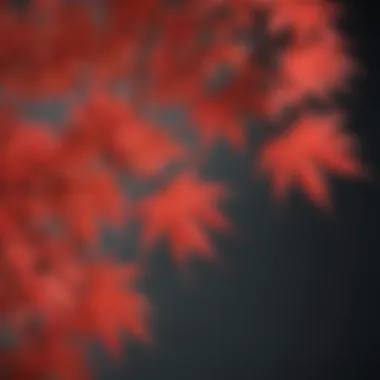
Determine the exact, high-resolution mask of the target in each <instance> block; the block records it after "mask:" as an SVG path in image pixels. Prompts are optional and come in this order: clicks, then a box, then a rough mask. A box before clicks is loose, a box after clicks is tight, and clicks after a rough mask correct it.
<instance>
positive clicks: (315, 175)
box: [259, 114, 364, 206]
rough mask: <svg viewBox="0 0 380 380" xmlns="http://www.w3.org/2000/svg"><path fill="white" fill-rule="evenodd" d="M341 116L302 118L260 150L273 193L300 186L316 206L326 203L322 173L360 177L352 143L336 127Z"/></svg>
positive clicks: (277, 193)
mask: <svg viewBox="0 0 380 380" xmlns="http://www.w3.org/2000/svg"><path fill="white" fill-rule="evenodd" d="M340 122H341V117H340V115H327V116H326V115H319V116H318V115H312V114H309V115H305V116H303V117H301V118H300V119H299V120H298V121H297V122H296V123H295V124H294V125H293V127H292V129H291V130H290V131H288V132H287V133H286V134H284V135H283V136H281V137H279V138H277V139H275V140H274V141H271V142H269V144H267V145H265V146H264V147H263V149H262V151H261V156H260V165H259V166H260V169H261V170H263V171H266V172H268V173H269V174H270V176H271V177H272V181H273V187H274V192H275V194H276V195H277V196H280V197H281V196H283V195H284V194H285V193H286V192H287V191H288V189H289V188H290V187H291V186H292V185H294V184H297V185H299V186H300V187H301V188H302V189H303V190H304V191H305V192H306V194H307V195H308V196H309V197H310V198H311V199H312V200H313V201H314V202H315V203H316V204H318V205H319V206H327V205H328V204H329V198H330V196H329V192H328V189H327V186H326V180H325V178H324V172H330V173H332V174H336V175H344V176H348V177H354V178H356V177H360V176H362V175H363V173H364V168H363V166H362V165H361V164H360V163H359V161H358V159H357V158H356V156H355V154H354V151H353V150H354V149H353V148H354V147H355V145H356V144H355V141H354V139H353V138H352V137H350V136H349V135H348V134H346V133H345V132H344V131H343V130H342V129H340V128H339V124H340Z"/></svg>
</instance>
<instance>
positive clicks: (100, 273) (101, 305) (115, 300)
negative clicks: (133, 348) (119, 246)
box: [78, 262, 149, 354]
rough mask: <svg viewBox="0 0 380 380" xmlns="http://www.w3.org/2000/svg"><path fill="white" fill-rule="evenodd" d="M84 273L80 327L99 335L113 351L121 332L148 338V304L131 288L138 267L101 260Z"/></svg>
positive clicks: (142, 338)
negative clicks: (84, 282)
mask: <svg viewBox="0 0 380 380" xmlns="http://www.w3.org/2000/svg"><path fill="white" fill-rule="evenodd" d="M87 274H88V284H87V286H86V289H85V291H84V295H83V303H82V306H81V309H80V313H78V319H79V326H80V329H81V330H83V331H87V332H89V333H91V334H95V335H97V336H99V337H100V338H101V339H102V340H103V342H104V343H105V345H106V347H107V348H108V349H109V351H110V352H111V353H112V354H117V353H119V352H120V337H121V333H123V332H126V333H127V334H128V335H129V336H131V337H133V338H137V339H139V340H142V341H147V340H148V339H149V334H148V330H147V328H146V323H145V322H146V321H147V317H148V311H149V308H148V304H147V301H146V300H145V298H144V297H142V296H141V295H140V294H139V293H137V292H136V291H135V290H133V289H131V287H132V286H133V282H134V280H135V279H136V276H137V274H138V271H137V269H136V268H135V267H131V266H127V265H115V264H111V263H103V262H102V263H98V264H94V265H90V266H89V267H88V270H87Z"/></svg>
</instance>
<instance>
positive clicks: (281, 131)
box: [0, 0, 365, 380]
mask: <svg viewBox="0 0 380 380" xmlns="http://www.w3.org/2000/svg"><path fill="white" fill-rule="evenodd" d="M340 15H341V9H340V7H339V6H337V5H336V4H333V3H331V2H328V1H322V0H208V1H205V0H177V1H169V0H139V1H134V0H103V1H100V0H99V1H93V2H89V1H84V0H81V1H79V0H78V1H69V0H35V1H32V0H30V1H22V2H20V1H14V0H13V1H12V0H1V1H0V137H1V138H0V156H1V159H0V194H1V196H0V244H1V251H0V366H1V367H0V368H1V371H2V374H3V373H4V376H5V379H8V378H9V379H12V380H13V379H30V380H40V379H45V378H46V377H47V376H57V378H59V379H62V380H66V379H67V380H69V379H70V380H75V379H78V380H79V379H81V380H82V379H86V378H89V376H90V372H91V371H90V368H89V367H90V365H89V363H87V361H86V360H85V353H86V350H87V349H88V347H89V345H90V344H91V343H92V342H93V340H94V339H100V340H101V341H102V342H103V343H104V345H105V346H106V347H107V349H108V350H109V351H110V352H111V353H112V354H118V353H120V351H121V340H120V339H121V334H126V335H127V336H128V337H129V338H132V339H135V340H137V341H141V342H148V341H149V339H150V333H149V330H150V329H149V323H150V307H149V304H148V302H147V300H146V298H145V297H144V295H143V294H141V292H140V291H139V290H138V281H139V279H140V277H141V274H142V269H143V268H142V267H141V265H142V264H141V263H145V262H146V261H145V258H146V253H147V252H151V251H152V250H153V249H154V245H155V244H156V243H157V242H158V241H159V240H161V239H162V238H164V239H166V240H167V242H168V243H169V245H170V249H171V253H172V257H173V261H174V263H175V264H176V265H177V267H178V268H183V267H184V266H186V265H188V263H189V260H190V259H191V258H192V257H198V258H201V259H207V260H215V259H216V258H217V255H216V252H215V249H214V248H213V246H212V244H211V241H210V239H209V237H208V235H207V233H206V229H215V230H217V231H229V230H230V223H229V221H228V219H227V218H226V216H224V215H223V213H222V212H221V211H220V209H219V203H220V201H222V200H223V199H225V197H226V195H227V193H228V192H227V189H226V188H225V187H224V186H223V185H222V184H220V183H217V182H215V181H211V180H208V181H207V180H205V179H202V178H201V175H200V173H197V169H198V168H196V167H195V164H194V163H199V161H201V163H203V161H202V159H203V158H204V155H203V154H199V152H208V151H209V150H210V148H211V147H212V146H214V145H215V144H216V143H217V142H219V139H220V138H221V139H224V140H225V141H226V142H227V143H228V144H229V145H230V146H231V147H232V148H233V149H235V150H236V151H238V152H240V151H242V150H244V149H246V150H248V151H249V150H250V148H251V147H252V145H253V144H252V141H251V138H250V136H251V131H250V129H251V127H249V126H252V125H254V126H256V124H263V125H262V126H260V128H262V133H261V134H262V136H264V137H265V138H264V141H263V142H262V145H261V147H260V149H259V151H258V156H257V157H256V156H255V157H253V156H252V161H254V164H253V165H252V166H253V168H254V169H255V170H258V171H259V172H260V173H263V174H265V175H266V176H267V178H268V180H269V182H270V183H271V184H272V187H273V192H274V195H275V196H277V197H283V196H284V195H286V194H287V193H288V192H289V191H290V190H291V188H292V187H294V186H296V187H298V188H300V189H302V190H303V191H304V192H305V194H306V195H307V196H308V197H309V198H310V199H311V200H312V201H313V202H314V203H315V204H317V205H318V206H320V207H326V206H330V205H331V199H330V194H329V190H328V185H327V181H326V178H325V177H326V175H328V174H335V175H343V176H346V177H350V178H357V177H359V176H362V175H363V174H364V172H365V171H364V167H363V165H362V164H361V163H360V160H359V159H358V158H357V146H356V145H357V144H356V141H355V139H354V138H353V137H352V136H350V134H349V133H348V132H347V131H346V130H345V129H344V127H343V121H344V115H343V113H342V111H340V110H339V107H338V102H337V100H336V99H337V95H338V94H339V93H342V92H344V91H347V90H348V89H349V86H348V83H349V79H350V77H351V76H352V75H353V74H355V73H356V72H357V70H358V68H357V65H356V64H355V63H354V62H353V60H352V59H351V58H350V56H349V54H348V42H347V40H346V38H345V37H344V36H342V34H341V33H340V32H339V29H338V28H337V26H336V25H337V21H338V18H339V17H340ZM36 99H38V101H40V102H47V101H49V100H51V99H55V100H56V101H57V102H61V103H62V104H64V105H65V107H66V112H65V117H64V118H63V119H62V120H60V122H59V123H56V122H51V121H50V122H49V121H46V120H45V121H41V120H37V121H36V120H34V119H32V118H31V117H30V116H28V114H27V112H25V106H26V105H28V104H29V105H30V104H32V105H33V104H34V102H35V101H36ZM176 108H180V109H182V110H184V114H185V116H184V117H185V119H186V120H185V121H184V122H183V125H186V126H188V125H191V126H192V128H193V131H195V132H196V134H197V136H198V137H199V139H198V142H197V146H196V147H195V148H194V146H189V144H186V143H185V142H183V141H182V142H181V141H180V140H181V139H180V138H179V136H177V135H178V133H177V132H178V131H179V126H178V128H176V130H175V131H172V132H173V133H169V131H168V130H167V128H165V126H163V125H162V123H159V122H157V120H155V119H154V117H151V115H150V114H149V112H147V110H149V109H155V110H160V109H162V110H168V109H169V110H170V109H171V110H173V109H176ZM258 121H259V122H258ZM58 124H59V125H58ZM186 128H187V127H186ZM257 128H259V127H257ZM183 129H185V127H184V128H181V130H183ZM173 163H176V165H177V166H175V168H174V169H175V170H174V174H173V175H171V176H170V175H168V172H170V173H171V171H168V168H169V167H170V165H172V164H173ZM177 169H178V170H177ZM168 177H169V178H168ZM162 178H164V179H165V180H164V181H163V182H165V183H164V184H163V186H161V187H159V188H158V189H156V190H155V191H154V192H153V193H152V194H149V195H147V196H144V197H138V198H137V199H136V198H135V197H134V196H132V194H128V191H126V188H125V186H124V183H125V181H127V182H128V181H136V180H137V181H146V180H160V179H162ZM161 182H162V181H161ZM131 218H138V219H139V220H140V221H141V224H142V227H141V228H142V230H141V239H140V248H141V255H143V256H144V260H142V261H141V260H139V259H137V261H136V262H129V261H120V260H118V258H117V254H116V253H113V252H108V248H107V247H104V244H102V241H101V240H102V239H101V236H102V233H103V231H104V229H105V228H108V229H112V230H114V231H115V232H116V233H119V234H123V232H124V226H125V225H126V224H127V223H128V221H129V220H130V219H131ZM139 263H140V264H139ZM3 332H4V334H3ZM3 336H4V338H3ZM2 376H3V375H2ZM2 378H3V377H2Z"/></svg>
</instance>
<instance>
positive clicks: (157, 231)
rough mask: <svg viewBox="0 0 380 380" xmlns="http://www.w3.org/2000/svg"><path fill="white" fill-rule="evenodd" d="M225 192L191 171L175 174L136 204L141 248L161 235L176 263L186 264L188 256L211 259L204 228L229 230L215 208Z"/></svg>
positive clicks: (151, 243)
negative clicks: (170, 179) (140, 225)
mask: <svg viewBox="0 0 380 380" xmlns="http://www.w3.org/2000/svg"><path fill="white" fill-rule="evenodd" d="M225 194H226V192H225V189H224V188H223V187H222V186H221V185H219V184H216V183H214V182H202V181H200V180H199V179H198V178H197V177H196V176H195V175H194V174H192V173H190V174H189V173H184V174H181V175H179V176H178V177H177V178H175V179H174V180H173V181H172V182H171V183H170V184H169V185H168V186H167V187H166V188H164V189H162V191H161V192H160V193H158V194H156V195H153V196H151V197H150V198H149V199H147V200H145V201H144V202H143V203H142V204H141V205H140V208H139V212H140V215H141V216H142V220H143V222H144V225H143V234H142V238H141V242H142V245H143V247H144V248H145V249H148V248H151V246H152V245H153V244H154V242H155V241H157V239H158V238H159V237H160V236H165V237H167V238H168V240H169V243H170V247H171V250H172V252H173V258H174V261H175V262H176V264H177V265H179V266H183V265H185V264H187V262H188V260H189V258H190V257H191V255H199V257H201V258H203V259H209V260H213V259H215V253H214V251H213V248H212V246H211V244H210V241H209V239H208V237H207V235H206V232H205V231H204V228H207V227H209V228H213V229H216V230H222V231H226V230H228V229H229V223H228V222H227V220H226V219H225V217H224V216H223V215H222V214H221V213H220V211H219V210H218V209H217V203H218V201H220V199H221V197H223V196H225Z"/></svg>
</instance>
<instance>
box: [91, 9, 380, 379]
mask: <svg viewBox="0 0 380 380" xmlns="http://www.w3.org/2000/svg"><path fill="white" fill-rule="evenodd" d="M343 3H345V7H346V9H347V16H348V17H347V20H346V21H345V23H344V25H343V27H344V29H345V30H346V31H347V33H348V34H349V35H350V36H351V38H352V39H353V46H352V49H353V52H354V54H355V56H356V57H357V58H358V59H359V60H360V62H361V64H362V66H363V67H364V69H365V72H366V75H365V76H364V77H363V78H361V79H360V80H358V81H357V82H356V83H355V91H354V96H352V97H351V99H350V101H348V102H347V103H346V105H345V107H346V109H347V112H348V114H349V118H348V120H349V127H350V128H351V130H352V131H353V132H354V133H356V134H357V135H358V138H359V139H360V140H361V142H362V146H363V157H364V159H365V160H366V161H367V162H368V163H369V165H370V166H371V169H372V170H373V173H374V177H375V179H374V182H373V183H360V182H359V183H356V182H355V183H347V182H341V181H332V187H333V194H334V197H335V204H336V210H335V214H334V215H332V216H329V215H326V214H323V213H321V212H320V211H318V210H316V209H315V207H313V206H312V205H311V204H310V203H309V202H307V201H306V200H305V199H304V198H302V197H301V196H299V195H297V194H295V195H294V196H293V197H292V198H291V199H290V200H289V201H288V202H287V203H286V204H283V205H282V206H279V205H277V204H275V203H274V202H273V201H272V200H271V198H270V195H269V194H268V187H267V185H266V184H265V183H263V182H261V181H254V180H252V178H249V176H248V173H249V165H250V164H249V162H248V161H247V160H246V159H245V158H244V157H242V156H236V155H232V154H229V152H228V150H227V148H225V147H220V148H219V149H218V151H216V152H215V156H214V160H213V162H211V163H210V165H209V166H208V167H207V168H206V169H205V170H206V173H208V174H210V176H212V177H213V178H215V179H221V180H228V181H229V183H230V184H231V186H232V189H233V191H234V192H235V198H233V199H232V200H231V202H229V203H228V205H227V207H226V211H227V212H228V214H229V215H230V217H231V219H232V220H233V221H234V223H235V225H236V230H237V231H238V237H237V238H235V237H228V236H225V237H223V238H220V237H219V238H217V237H215V239H216V240H215V241H216V243H217V246H218V248H219V251H220V252H221V255H222V257H224V259H225V260H226V262H227V263H228V266H229V269H230V270H229V271H228V272H226V271H221V270H219V269H218V268H215V267H210V266H208V265H206V264H199V265H196V267H194V268H193V272H194V273H195V278H194V281H192V282H191V283H186V282H185V281H184V280H183V278H181V277H180V276H179V274H178V272H177V271H176V270H175V268H174V267H173V266H172V263H171V261H170V258H169V255H168V253H167V251H168V247H167V246H164V245H162V246H160V247H158V250H159V251H160V252H159V253H158V254H157V255H156V256H154V258H153V262H152V266H151V267H152V270H151V273H149V276H148V277H147V278H146V280H145V282H144V284H143V287H144V290H145V291H146V293H147V295H148V296H149V298H150V300H151V302H152V304H153V306H154V310H155V325H154V335H155V340H154V342H153V343H152V345H151V347H140V346H131V345H128V347H126V349H127V352H128V354H127V355H126V356H125V359H123V360H122V361H121V362H120V363H117V364H116V366H115V363H114V362H113V361H112V360H111V359H108V358H107V356H106V355H105V354H103V353H102V352H100V351H99V350H98V351H97V352H95V354H94V355H95V357H96V358H97V360H96V361H95V367H96V372H97V374H98V378H99V379H129V380H153V379H154V380H156V379H160V380H161V379H162V380H172V379H173V380H174V379H175V380H206V379H207V380H213V379H218V380H240V379H242V380H243V379H257V380H277V379H278V380H287V379H293V380H298V379H300V380H301V379H302V380H306V379H316V380H319V379H321V380H322V379H323V380H338V379H345V380H351V379H352V380H354V379H355V380H361V379H380V345H379V344H380V342H379V338H380V309H379V307H378V303H379V294H380V289H379V285H380V276H379V273H380V238H379V235H380V228H379V224H380V223H379V219H378V218H379V216H380V191H379V190H380V183H379V181H380V171H379V167H380V153H379V147H380V129H379V128H380V96H379V94H378V90H379V84H380V81H379V73H380V56H379V54H378V52H379V51H380V50H379V49H378V48H379V40H378V36H379V35H380V28H379V17H378V13H377V12H376V11H375V10H374V8H373V6H374V4H375V3H373V5H371V3H370V2H365V1H343ZM133 244H134V243H133V239H132V240H131V242H130V243H128V244H127V245H128V247H127V246H126V247H124V248H123V249H125V251H126V252H127V251H131V250H133ZM126 255H128V253H126Z"/></svg>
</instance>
